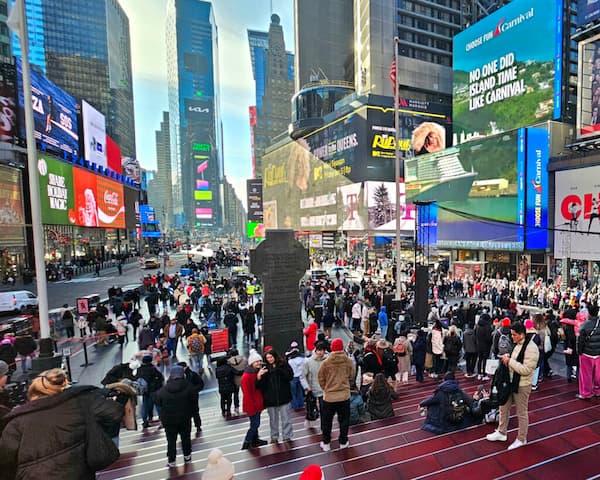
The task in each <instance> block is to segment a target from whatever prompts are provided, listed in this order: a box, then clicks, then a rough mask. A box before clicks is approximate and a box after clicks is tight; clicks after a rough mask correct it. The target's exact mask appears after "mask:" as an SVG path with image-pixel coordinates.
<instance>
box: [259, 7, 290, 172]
mask: <svg viewBox="0 0 600 480" xmlns="http://www.w3.org/2000/svg"><path fill="white" fill-rule="evenodd" d="M248 42H249V44H250V57H251V60H252V73H253V74H254V82H255V85H256V87H255V90H256V111H255V118H254V119H251V126H250V128H251V135H252V143H253V152H252V157H253V164H252V171H253V176H254V177H257V176H260V175H261V173H260V172H261V171H262V163H261V159H262V156H263V155H264V153H265V150H266V148H267V147H268V146H269V145H270V144H271V142H272V141H273V139H274V138H275V137H276V136H277V135H279V134H281V133H282V132H285V131H287V128H288V125H289V123H290V113H291V104H290V100H291V98H292V95H293V94H294V69H293V63H294V55H293V54H291V53H289V52H286V51H285V41H284V38H283V28H282V27H281V23H280V18H279V16H278V15H275V14H274V15H272V16H271V25H270V26H269V32H268V33H267V32H258V31H255V30H249V31H248Z"/></svg>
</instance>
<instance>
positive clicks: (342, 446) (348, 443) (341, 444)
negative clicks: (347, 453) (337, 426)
mask: <svg viewBox="0 0 600 480" xmlns="http://www.w3.org/2000/svg"><path fill="white" fill-rule="evenodd" d="M349 446H350V440H348V441H347V442H346V443H340V449H342V448H348V447H349Z"/></svg>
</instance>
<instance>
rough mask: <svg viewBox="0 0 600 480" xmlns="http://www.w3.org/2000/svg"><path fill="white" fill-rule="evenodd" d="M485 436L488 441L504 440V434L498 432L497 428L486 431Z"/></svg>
mask: <svg viewBox="0 0 600 480" xmlns="http://www.w3.org/2000/svg"><path fill="white" fill-rule="evenodd" d="M485 438H486V440H488V441H490V442H506V434H505V433H500V432H499V431H498V430H494V431H493V432H492V433H488V434H487V435H486V436H485Z"/></svg>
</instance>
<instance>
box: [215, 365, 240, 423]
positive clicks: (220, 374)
mask: <svg viewBox="0 0 600 480" xmlns="http://www.w3.org/2000/svg"><path fill="white" fill-rule="evenodd" d="M215 376H216V377H217V381H218V382H219V395H220V396H221V413H222V414H223V416H224V417H225V416H227V417H230V416H231V398H232V395H233V392H234V391H235V389H236V385H235V381H234V377H235V370H234V369H233V367H232V366H231V365H230V364H229V363H228V362H227V358H225V357H223V358H219V360H217V370H216V372H215Z"/></svg>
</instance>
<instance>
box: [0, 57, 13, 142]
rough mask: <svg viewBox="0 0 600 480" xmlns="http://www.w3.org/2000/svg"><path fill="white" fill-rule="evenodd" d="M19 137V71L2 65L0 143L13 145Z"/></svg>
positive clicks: (0, 68)
mask: <svg viewBox="0 0 600 480" xmlns="http://www.w3.org/2000/svg"><path fill="white" fill-rule="evenodd" d="M16 135H17V70H16V69H15V66H14V65H11V64H10V63H0V142H7V143H13V141H14V138H15V136H16Z"/></svg>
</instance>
